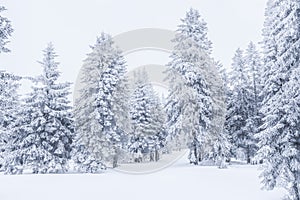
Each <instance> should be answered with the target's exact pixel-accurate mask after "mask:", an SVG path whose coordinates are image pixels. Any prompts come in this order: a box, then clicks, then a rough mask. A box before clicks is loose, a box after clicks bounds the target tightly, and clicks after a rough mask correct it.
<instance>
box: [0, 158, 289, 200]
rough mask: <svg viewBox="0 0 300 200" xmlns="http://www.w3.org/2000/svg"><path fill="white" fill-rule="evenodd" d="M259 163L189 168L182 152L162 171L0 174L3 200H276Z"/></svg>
mask: <svg viewBox="0 0 300 200" xmlns="http://www.w3.org/2000/svg"><path fill="white" fill-rule="evenodd" d="M258 175H259V171H258V170H257V166H247V165H233V166H229V168H228V169H218V168H216V167H204V166H191V165H189V164H188V161H187V158H186V155H185V156H183V157H181V158H180V159H179V160H177V161H176V162H175V163H174V164H173V165H172V166H170V167H168V168H165V169H163V170H161V171H158V172H155V173H150V174H143V175H132V174H128V173H121V172H117V171H115V170H110V169H109V170H107V171H106V172H105V173H103V174H82V175H76V174H75V175H74V174H69V175H15V176H8V175H7V176H5V175H1V176H0V199H1V200H60V199H63V200H96V199H97V200H100V199H105V200H107V199H118V200H119V199H130V200H135V199H139V200H141V199H143V200H148V199H149V200H154V199H155V200H158V199H165V200H169V199H170V200H174V199H180V200H185V199H203V200H227V199H228V200H280V199H282V197H283V195H284V191H282V190H274V191H262V190H260V184H259V178H258Z"/></svg>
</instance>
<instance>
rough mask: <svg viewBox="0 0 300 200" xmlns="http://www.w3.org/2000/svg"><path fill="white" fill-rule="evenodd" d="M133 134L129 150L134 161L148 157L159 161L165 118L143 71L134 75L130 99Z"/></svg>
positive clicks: (162, 144) (162, 145) (163, 137)
mask: <svg viewBox="0 0 300 200" xmlns="http://www.w3.org/2000/svg"><path fill="white" fill-rule="evenodd" d="M130 112H131V118H132V122H133V134H132V136H131V140H130V146H129V149H130V151H131V152H134V155H135V161H137V162H139V161H141V160H142V159H143V157H142V155H149V156H150V161H154V160H155V161H157V160H158V159H159V150H160V149H161V148H162V147H164V145H165V144H164V143H165V118H164V113H163V110H162V106H161V104H160V102H159V99H158V97H157V96H156V94H155V92H154V89H153V86H152V85H151V83H150V82H149V80H148V75H147V73H146V71H145V70H143V71H138V72H137V73H136V74H135V86H134V90H133V94H132V97H131V111H130Z"/></svg>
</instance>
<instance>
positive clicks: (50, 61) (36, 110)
mask: <svg viewBox="0 0 300 200" xmlns="http://www.w3.org/2000/svg"><path fill="white" fill-rule="evenodd" d="M56 57H57V55H56V53H55V52H54V48H53V45H52V44H51V43H50V44H49V45H48V46H47V48H46V49H45V50H44V58H43V61H42V62H40V64H41V66H42V68H43V72H42V74H41V75H40V76H38V77H36V78H32V80H33V81H34V82H35V85H34V86H33V87H32V90H33V91H32V92H31V93H30V94H28V96H27V97H26V98H25V103H24V105H23V106H22V109H21V110H20V111H19V115H20V118H19V119H18V121H17V123H18V124H17V126H18V130H17V132H16V134H15V141H14V147H13V151H12V153H11V157H10V159H8V160H7V162H6V172H7V173H22V171H23V170H30V172H32V173H62V172H66V171H67V162H68V160H69V159H70V153H71V145H72V140H73V117H72V113H71V106H70V102H69V100H68V95H69V94H70V83H59V82H58V78H59V77H60V72H59V71H58V63H57V62H56V61H55V58H56Z"/></svg>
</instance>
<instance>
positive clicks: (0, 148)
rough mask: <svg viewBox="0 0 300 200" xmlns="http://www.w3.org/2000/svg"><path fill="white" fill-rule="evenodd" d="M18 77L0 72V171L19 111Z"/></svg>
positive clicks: (8, 150) (11, 140)
mask: <svg viewBox="0 0 300 200" xmlns="http://www.w3.org/2000/svg"><path fill="white" fill-rule="evenodd" d="M20 79H21V78H20V77H19V76H16V75H13V74H11V73H7V72H5V71H0V169H1V170H4V165H5V159H6V157H8V155H9V154H10V151H11V148H12V142H13V140H14V131H15V130H16V128H17V127H16V121H17V119H18V117H19V116H18V111H19V109H20V100H19V95H18V91H17V89H18V88H19V86H20V84H19V80H20Z"/></svg>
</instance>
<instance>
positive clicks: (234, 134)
mask: <svg viewBox="0 0 300 200" xmlns="http://www.w3.org/2000/svg"><path fill="white" fill-rule="evenodd" d="M229 78H230V84H231V85H230V86H231V88H232V89H231V90H232V91H231V92H230V93H231V95H230V97H229V99H228V102H227V106H228V107H227V117H226V129H227V131H228V132H229V134H230V139H231V143H232V150H231V151H232V154H233V156H234V157H237V158H239V159H246V160H247V161H248V162H250V154H249V151H250V150H249V149H250V146H249V141H250V140H252V138H251V135H250V134H249V132H248V130H247V129H246V124H247V120H248V119H249V116H250V109H251V106H252V104H251V103H252V97H251V91H250V88H249V87H250V86H249V76H248V73H247V68H246V65H245V60H244V56H243V51H242V50H241V49H237V50H236V52H235V55H234V57H233V63H232V70H231V72H230V77H229ZM253 137H254V136H253Z"/></svg>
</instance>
